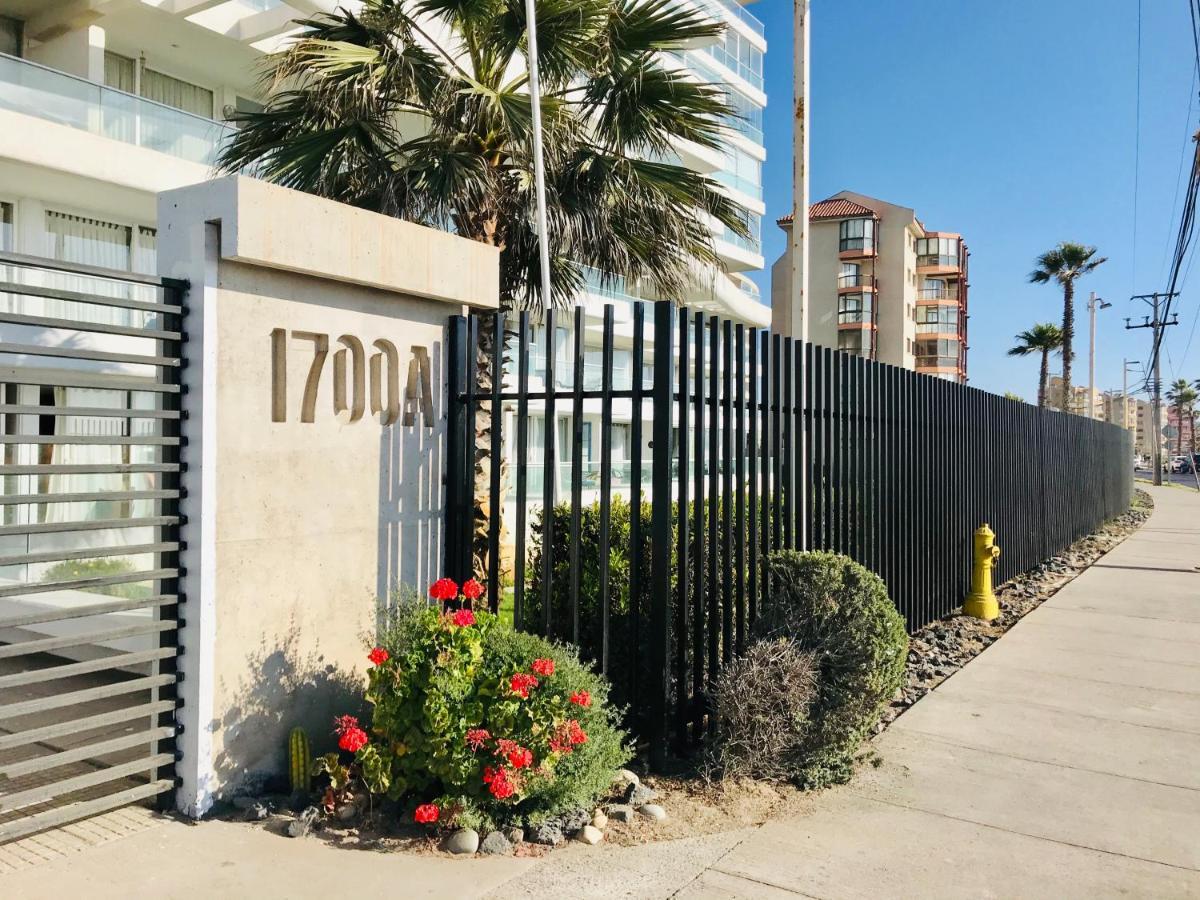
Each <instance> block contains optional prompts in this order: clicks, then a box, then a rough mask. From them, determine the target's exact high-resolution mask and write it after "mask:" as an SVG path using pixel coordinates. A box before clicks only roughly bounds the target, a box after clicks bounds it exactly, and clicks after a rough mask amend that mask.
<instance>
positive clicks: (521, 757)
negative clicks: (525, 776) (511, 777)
mask: <svg viewBox="0 0 1200 900" xmlns="http://www.w3.org/2000/svg"><path fill="white" fill-rule="evenodd" d="M496 755H497V756H503V757H504V758H505V759H507V760H508V764H509V765H510V766H512V767H513V768H514V769H524V768H525V767H526V766H532V765H533V753H532V752H531V751H530V750H529V749H528V748H526V747H522V746H521V745H520V744H518V743H517V742H516V741H510V740H509V739H508V738H500V740H498V741H496Z"/></svg>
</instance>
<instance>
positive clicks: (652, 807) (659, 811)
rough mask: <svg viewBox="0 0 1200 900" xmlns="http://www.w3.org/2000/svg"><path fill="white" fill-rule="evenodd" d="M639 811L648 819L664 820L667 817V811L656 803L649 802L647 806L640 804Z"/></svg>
mask: <svg viewBox="0 0 1200 900" xmlns="http://www.w3.org/2000/svg"><path fill="white" fill-rule="evenodd" d="M638 812H640V813H641V814H642V815H643V816H645V817H646V818H647V819H653V820H654V821H656V822H662V821H663V820H665V819H666V818H667V811H666V810H665V809H663V808H662V807H661V806H658V805H657V804H654V803H647V804H646V805H645V806H639V807H638Z"/></svg>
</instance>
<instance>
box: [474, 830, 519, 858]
mask: <svg viewBox="0 0 1200 900" xmlns="http://www.w3.org/2000/svg"><path fill="white" fill-rule="evenodd" d="M518 830H520V829H518ZM479 852H480V853H486V854H488V855H489V856H511V855H512V852H513V842H512V841H510V840H509V839H508V838H507V837H506V836H505V834H504V832H502V831H490V832H488V836H487V837H485V838H484V839H483V843H482V844H480V845H479Z"/></svg>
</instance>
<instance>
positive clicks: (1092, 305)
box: [1087, 291, 1112, 419]
mask: <svg viewBox="0 0 1200 900" xmlns="http://www.w3.org/2000/svg"><path fill="white" fill-rule="evenodd" d="M1110 306H1112V304H1111V303H1107V302H1105V301H1104V300H1101V299H1100V298H1099V297H1097V296H1096V292H1095V291H1092V294H1091V296H1090V297H1088V318H1089V320H1090V322H1091V332H1090V335H1091V336H1090V338H1089V341H1088V401H1087V411H1088V418H1089V419H1094V418H1096V310H1097V309H1108V308H1109V307H1110Z"/></svg>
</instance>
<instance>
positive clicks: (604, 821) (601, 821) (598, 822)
mask: <svg viewBox="0 0 1200 900" xmlns="http://www.w3.org/2000/svg"><path fill="white" fill-rule="evenodd" d="M592 825H594V826H595V827H596V828H599V829H600V830H601V831H603V830H604V827H605V826H606V825H608V816H606V815H605V814H604V810H602V809H598V810H596V811H595V812H594V813H592Z"/></svg>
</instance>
